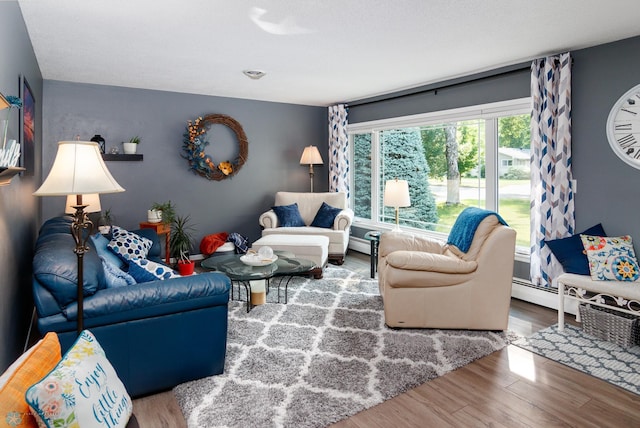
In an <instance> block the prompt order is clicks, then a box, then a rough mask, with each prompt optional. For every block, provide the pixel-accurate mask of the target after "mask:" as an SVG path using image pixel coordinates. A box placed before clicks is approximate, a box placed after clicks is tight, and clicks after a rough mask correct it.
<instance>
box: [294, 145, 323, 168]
mask: <svg viewBox="0 0 640 428" xmlns="http://www.w3.org/2000/svg"><path fill="white" fill-rule="evenodd" d="M323 163H324V162H322V156H320V152H319V151H318V148H317V147H316V146H308V147H305V148H304V151H303V152H302V157H300V165H322V164H323Z"/></svg>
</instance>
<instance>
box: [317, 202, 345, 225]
mask: <svg viewBox="0 0 640 428" xmlns="http://www.w3.org/2000/svg"><path fill="white" fill-rule="evenodd" d="M340 211H342V208H336V207H332V206H331V205H329V204H328V203H326V202H323V203H322V205H321V206H320V208H319V209H318V212H317V213H316V216H315V217H314V219H313V221H312V222H311V226H313V227H324V228H325V229H331V228H332V227H333V222H334V220H335V219H336V217H337V216H338V214H340Z"/></svg>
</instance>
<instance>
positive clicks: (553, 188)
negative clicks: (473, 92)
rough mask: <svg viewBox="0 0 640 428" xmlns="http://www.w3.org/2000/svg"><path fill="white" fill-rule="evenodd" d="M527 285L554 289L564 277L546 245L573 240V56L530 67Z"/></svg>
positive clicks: (542, 62)
mask: <svg viewBox="0 0 640 428" xmlns="http://www.w3.org/2000/svg"><path fill="white" fill-rule="evenodd" d="M531 98H532V101H533V106H532V110H531V272H530V273H531V282H532V283H533V284H534V285H539V286H543V287H549V286H555V283H554V279H556V278H557V277H558V275H559V274H561V273H562V266H561V265H560V264H559V263H557V262H556V261H555V260H554V259H553V257H552V255H551V251H550V250H549V247H548V246H547V245H545V243H544V240H552V239H556V238H563V237H566V236H570V235H573V233H574V228H575V215H574V214H575V212H574V200H573V190H572V188H571V186H572V181H571V180H572V179H573V175H572V173H571V56H570V54H569V53H565V54H561V55H557V56H552V57H547V58H542V59H537V60H535V61H533V63H532V64H531Z"/></svg>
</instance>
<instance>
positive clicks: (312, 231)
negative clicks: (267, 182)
mask: <svg viewBox="0 0 640 428" xmlns="http://www.w3.org/2000/svg"><path fill="white" fill-rule="evenodd" d="M323 202H326V203H327V204H329V205H331V206H332V207H335V208H341V209H342V211H340V213H338V215H337V216H336V218H335V220H334V221H333V226H332V227H331V228H323V227H312V226H310V224H311V223H312V222H313V219H314V218H315V216H316V213H317V212H318V209H319V208H320V206H321V205H322V203H323ZM293 203H296V204H298V210H299V211H300V216H301V217H302V220H304V223H305V226H300V227H280V224H279V222H278V217H277V216H276V214H275V212H273V210H269V211H267V212H265V213H263V214H262V215H260V218H259V222H260V226H261V227H262V236H267V235H273V234H286V235H321V236H326V237H328V238H329V249H328V252H329V260H330V261H333V262H335V263H337V264H339V265H341V264H342V263H343V262H344V256H345V254H346V253H347V247H348V246H349V235H350V233H351V223H352V222H353V210H351V209H350V208H349V207H348V202H347V194H346V193H344V192H322V193H306V192H305V193H301V192H277V193H276V197H275V203H274V205H275V206H279V205H291V204H293Z"/></svg>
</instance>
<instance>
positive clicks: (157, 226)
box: [140, 221, 171, 265]
mask: <svg viewBox="0 0 640 428" xmlns="http://www.w3.org/2000/svg"><path fill="white" fill-rule="evenodd" d="M140 229H153V230H155V231H156V233H157V234H158V236H161V235H164V243H165V246H164V249H165V261H166V263H167V265H169V264H170V263H171V250H170V248H169V240H170V237H171V225H170V224H167V223H163V222H159V223H149V222H148V221H143V222H142V223H140Z"/></svg>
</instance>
